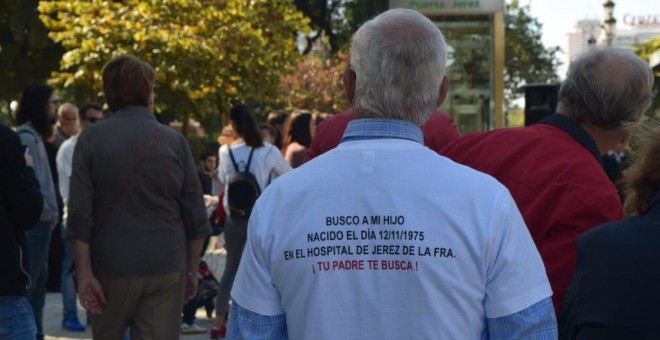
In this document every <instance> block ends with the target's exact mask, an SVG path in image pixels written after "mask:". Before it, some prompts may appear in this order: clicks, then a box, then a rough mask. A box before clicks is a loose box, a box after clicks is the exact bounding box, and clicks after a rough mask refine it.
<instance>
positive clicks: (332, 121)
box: [303, 109, 462, 162]
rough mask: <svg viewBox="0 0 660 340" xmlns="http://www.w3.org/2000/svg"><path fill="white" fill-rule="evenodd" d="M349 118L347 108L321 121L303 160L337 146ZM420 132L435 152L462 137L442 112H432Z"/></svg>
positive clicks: (451, 121)
mask: <svg viewBox="0 0 660 340" xmlns="http://www.w3.org/2000/svg"><path fill="white" fill-rule="evenodd" d="M351 119H353V114H352V113H351V110H350V109H349V110H346V111H344V112H342V113H340V114H337V115H336V116H334V117H331V118H328V119H326V120H325V121H324V122H323V123H321V125H319V126H318V127H317V128H316V134H315V136H314V139H312V144H311V145H310V146H309V147H308V148H307V151H306V154H305V160H304V161H303V162H307V161H309V160H310V159H313V158H314V157H316V156H319V155H322V154H324V153H325V152H327V151H329V150H331V149H334V148H335V147H337V145H339V142H340V141H341V137H342V136H343V135H344V130H346V126H347V125H348V122H350V121H351ZM422 132H423V133H424V145H426V146H427V147H428V148H429V149H431V150H433V151H435V152H439V151H440V150H441V149H442V148H443V147H444V146H445V145H447V144H449V143H450V142H452V141H455V140H457V139H460V138H461V137H462V136H461V133H460V132H459V131H458V128H457V127H456V123H454V121H453V120H452V119H451V117H450V116H449V115H448V114H446V113H443V112H434V113H433V115H432V116H431V118H429V120H428V121H426V123H425V124H424V125H423V126H422Z"/></svg>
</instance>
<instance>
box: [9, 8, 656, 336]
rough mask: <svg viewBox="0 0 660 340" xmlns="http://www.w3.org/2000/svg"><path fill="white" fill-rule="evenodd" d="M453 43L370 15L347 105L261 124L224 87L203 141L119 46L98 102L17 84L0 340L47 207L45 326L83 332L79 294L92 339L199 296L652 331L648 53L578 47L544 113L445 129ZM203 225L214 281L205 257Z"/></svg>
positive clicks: (330, 314)
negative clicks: (57, 254) (222, 112)
mask: <svg viewBox="0 0 660 340" xmlns="http://www.w3.org/2000/svg"><path fill="white" fill-rule="evenodd" d="M447 49H448V47H447V45H446V42H445V39H444V36H443V34H442V32H441V31H440V29H439V28H438V27H437V26H436V25H435V24H434V23H433V22H431V21H430V20H429V19H428V18H426V17H424V16H423V15H421V14H419V13H418V12H415V11H412V10H405V9H395V10H390V11H387V12H385V13H383V14H381V15H379V16H377V17H376V18H374V19H372V20H369V21H367V22H366V23H365V24H364V25H363V26H362V27H361V28H360V29H359V30H358V31H357V32H356V34H355V36H354V37H353V41H352V47H351V53H350V59H349V65H347V67H346V70H345V72H344V74H343V82H344V89H345V93H346V97H347V99H348V102H349V103H350V104H351V105H350V108H347V109H346V111H345V112H343V113H340V114H337V115H335V116H333V117H330V118H327V119H325V120H324V118H325V117H319V116H318V115H315V114H312V113H311V112H306V111H300V112H295V113H293V114H288V113H286V112H273V113H272V114H271V115H269V116H268V119H267V122H264V123H261V124H259V123H258V122H257V120H256V119H255V117H254V116H253V115H252V114H251V113H250V109H249V107H248V106H246V105H242V104H237V105H235V106H233V107H232V108H231V110H230V112H229V125H227V126H225V127H224V128H223V129H222V131H221V132H220V134H219V135H218V143H219V144H220V147H219V149H218V150H211V151H209V152H205V153H204V154H203V155H201V157H199V158H195V157H194V156H193V155H192V153H191V151H190V148H189V146H188V144H187V142H186V140H185V138H184V137H183V136H182V135H181V134H180V133H178V132H176V131H175V130H174V129H171V128H170V127H167V126H165V125H162V124H160V123H159V122H158V120H157V118H156V116H155V115H154V112H153V107H154V100H155V93H154V84H155V79H156V73H155V71H154V69H153V68H152V67H151V66H150V65H149V64H148V63H145V62H144V61H141V60H139V59H137V58H135V57H132V56H128V55H124V56H120V57H117V58H115V59H113V60H110V61H109V62H108V63H107V64H106V66H105V67H104V69H103V72H102V73H103V91H104V95H105V98H106V105H107V110H106V111H104V110H103V107H102V106H100V105H99V104H96V103H88V104H85V105H83V106H82V107H81V108H80V109H78V107H77V106H76V105H74V104H72V103H64V104H61V105H59V99H58V97H57V95H56V93H55V91H54V89H53V88H52V87H50V86H47V85H43V84H34V85H31V86H29V87H28V88H26V89H25V91H24V92H23V95H22V97H21V100H20V103H19V106H18V110H17V112H16V123H17V128H16V130H15V132H14V131H12V130H11V129H9V128H7V127H4V126H0V139H2V144H1V145H2V147H1V148H0V152H1V153H2V155H3V159H4V162H3V164H2V166H1V167H0V181H1V182H0V226H1V227H0V232H1V233H2V236H1V237H0V252H1V254H2V256H1V257H0V258H1V260H0V272H2V273H3V277H4V279H3V280H0V320H2V322H1V323H0V339H34V338H36V339H43V338H44V330H43V310H44V301H45V290H46V288H45V282H46V277H47V275H48V273H47V266H46V262H47V257H48V244H49V240H50V237H51V234H52V230H53V229H54V228H56V226H58V225H61V229H62V230H63V234H62V235H61V237H62V238H63V240H65V251H64V259H63V264H62V268H63V270H62V279H61V291H62V301H63V303H62V305H63V311H62V326H63V327H65V328H66V329H69V330H72V331H82V330H84V329H85V327H86V326H85V324H83V323H82V322H81V320H82V316H80V315H78V313H77V299H78V300H79V302H80V304H81V305H82V307H83V308H84V309H85V310H86V311H87V314H88V315H86V316H85V319H84V321H86V322H87V323H90V324H91V328H92V334H93V337H94V339H122V338H124V339H125V338H130V339H177V338H179V335H180V334H181V333H182V334H197V333H206V332H207V330H206V329H205V328H203V327H200V326H197V325H195V324H194V321H195V317H194V315H195V312H196V310H197V309H198V308H200V307H202V306H205V307H206V310H207V314H208V315H209V317H211V315H212V314H213V313H215V324H216V325H215V326H216V327H214V328H213V329H211V330H210V332H209V333H210V336H211V338H213V339H217V338H223V337H226V338H228V339H267V338H268V339H287V338H291V339H409V338H413V339H417V338H420V339H556V338H561V339H623V338H626V339H627V338H630V339H653V338H655V337H657V335H656V334H655V333H656V332H655V329H654V323H653V321H654V320H655V307H656V302H657V301H658V300H660V294H659V293H657V290H656V289H655V286H654V283H655V282H656V279H657V278H658V277H660V269H659V268H660V263H658V262H659V260H658V259H660V258H659V257H656V256H657V250H656V248H657V247H655V241H656V239H654V237H657V236H660V235H658V233H660V128H655V129H654V128H648V127H640V125H642V123H641V122H642V120H643V119H642V117H643V113H644V111H645V110H646V109H647V108H648V107H649V105H650V103H651V99H652V86H653V74H652V71H651V69H650V68H649V66H648V64H646V63H645V62H644V61H642V60H641V59H639V58H638V57H637V56H636V55H634V54H633V53H632V52H630V51H627V50H622V49H617V48H594V49H591V50H589V51H587V52H585V53H584V54H582V55H580V56H578V57H577V58H576V59H575V60H573V61H572V63H571V64H570V68H569V70H568V73H567V75H566V79H565V80H564V81H563V83H562V85H561V89H560V91H559V102H558V103H559V104H558V109H557V112H556V113H554V114H551V115H549V116H547V117H546V118H545V119H544V120H543V121H541V122H540V123H537V124H534V125H531V126H528V127H524V128H504V129H496V130H493V131H489V132H483V133H472V134H469V135H466V136H463V135H462V134H461V133H460V131H459V130H458V128H457V126H456V124H455V123H454V121H453V120H452V119H451V117H450V116H449V115H448V114H447V113H444V112H440V111H437V110H438V107H440V105H441V104H442V103H443V101H444V100H445V97H446V96H447V91H448V88H449V86H451V84H449V82H448V80H447V77H446V75H445V64H446V58H447ZM634 131H645V132H646V133H644V134H643V135H645V137H646V138H645V140H644V141H643V142H641V143H640V145H641V146H640V147H639V149H638V150H636V157H635V161H634V162H633V161H631V160H630V157H627V155H629V154H630V153H631V152H630V151H627V152H623V151H622V150H624V149H625V148H626V145H627V143H628V141H629V140H630V137H631V135H632V134H633V132H634ZM624 159H626V161H625V162H624ZM196 161H199V164H196ZM624 163H625V164H627V165H625V167H626V170H625V171H622V170H621V168H622V167H624V165H623V164H624ZM622 199H624V201H623V202H622ZM214 204H215V205H217V209H213V208H211V209H209V205H211V206H212V207H214V206H215V205H214ZM624 206H625V212H624ZM220 232H223V233H224V240H225V243H224V248H225V250H226V265H225V268H224V272H223V273H215V274H217V275H218V277H217V278H216V277H215V276H214V275H213V273H210V272H209V270H208V267H207V266H206V265H205V263H204V262H203V261H201V260H200V259H201V257H202V255H203V254H204V251H205V250H206V249H207V248H208V247H209V244H208V243H209V236H210V235H211V234H212V233H213V234H216V235H217V234H219V233H220ZM74 274H75V275H74ZM220 274H221V275H220ZM74 281H75V284H74ZM5 321H6V322H5Z"/></svg>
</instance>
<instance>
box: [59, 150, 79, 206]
mask: <svg viewBox="0 0 660 340" xmlns="http://www.w3.org/2000/svg"><path fill="white" fill-rule="evenodd" d="M74 147H75V144H73V143H71V141H65V142H64V143H63V144H62V146H61V147H60V149H59V150H58V151H57V156H56V158H55V163H56V164H57V176H58V179H59V186H60V187H59V190H60V195H61V196H62V200H63V201H64V205H65V206H66V205H67V202H68V201H69V179H70V178H71V163H72V162H73V149H74Z"/></svg>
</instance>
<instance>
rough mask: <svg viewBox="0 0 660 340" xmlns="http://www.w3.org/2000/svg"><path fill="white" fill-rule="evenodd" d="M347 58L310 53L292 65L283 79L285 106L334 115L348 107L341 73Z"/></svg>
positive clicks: (281, 89)
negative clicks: (289, 72)
mask: <svg viewBox="0 0 660 340" xmlns="http://www.w3.org/2000/svg"><path fill="white" fill-rule="evenodd" d="M347 59H348V58H347V56H346V54H345V53H342V52H340V53H338V54H337V55H336V56H334V57H330V58H326V59H324V58H323V56H322V55H319V54H318V53H310V54H308V55H306V56H305V58H304V59H303V60H301V61H300V63H298V65H295V66H294V67H293V68H294V69H293V70H292V71H293V72H291V74H290V75H288V76H285V77H282V79H281V83H280V91H281V93H282V99H283V102H282V103H281V104H282V105H283V106H285V107H290V108H300V109H308V110H318V111H321V112H326V113H337V112H341V111H343V110H345V109H346V108H347V107H348V102H347V101H346V96H345V95H344V88H343V85H342V74H343V71H344V69H345V68H346V60H347Z"/></svg>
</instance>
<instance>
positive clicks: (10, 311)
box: [0, 296, 37, 340]
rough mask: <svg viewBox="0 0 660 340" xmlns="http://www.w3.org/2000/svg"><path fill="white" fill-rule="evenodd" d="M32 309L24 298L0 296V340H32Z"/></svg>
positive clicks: (33, 334) (34, 332)
mask: <svg viewBox="0 0 660 340" xmlns="http://www.w3.org/2000/svg"><path fill="white" fill-rule="evenodd" d="M36 333H37V329H36V327H35V326H34V316H33V314H32V307H31V306H30V303H29V302H28V300H27V298H26V297H25V296H0V339H3V340H33V339H34V337H35V334H36Z"/></svg>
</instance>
